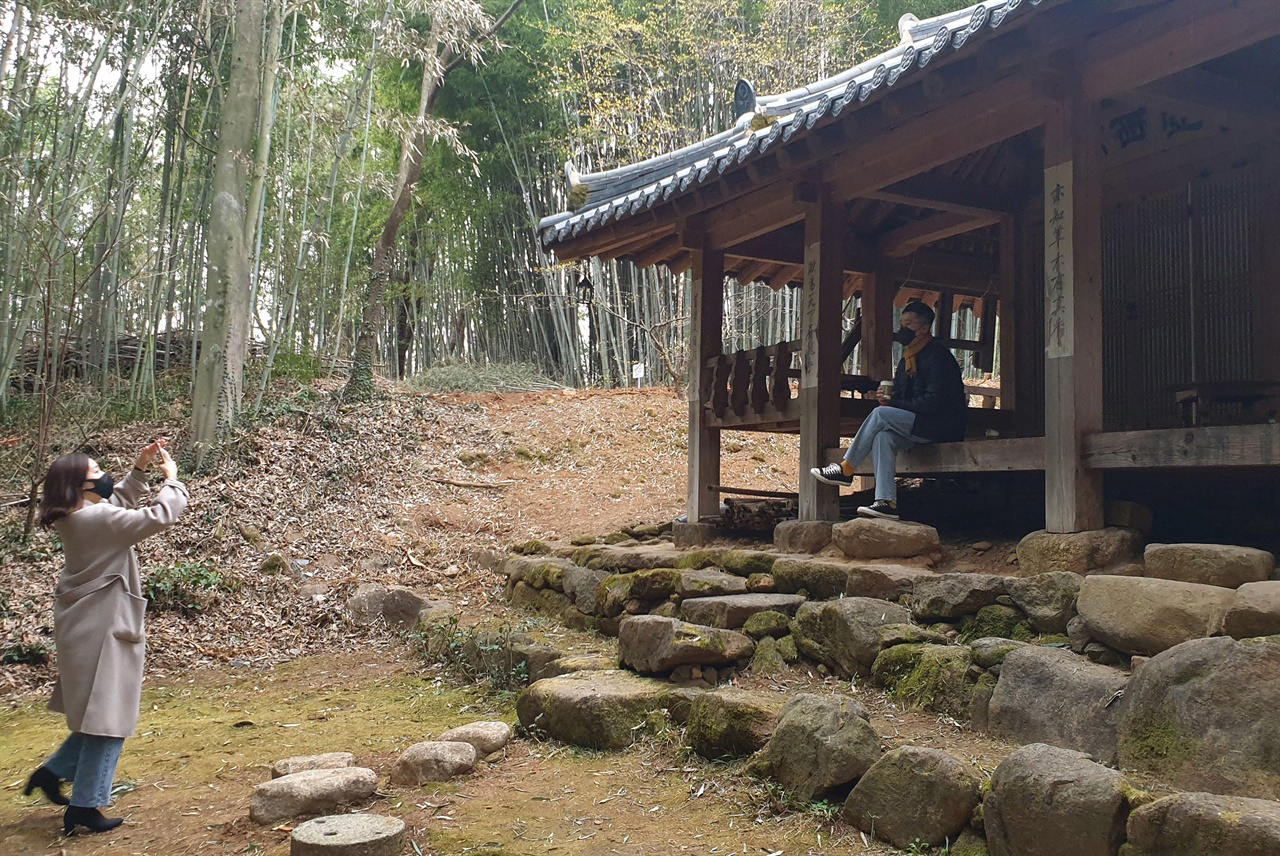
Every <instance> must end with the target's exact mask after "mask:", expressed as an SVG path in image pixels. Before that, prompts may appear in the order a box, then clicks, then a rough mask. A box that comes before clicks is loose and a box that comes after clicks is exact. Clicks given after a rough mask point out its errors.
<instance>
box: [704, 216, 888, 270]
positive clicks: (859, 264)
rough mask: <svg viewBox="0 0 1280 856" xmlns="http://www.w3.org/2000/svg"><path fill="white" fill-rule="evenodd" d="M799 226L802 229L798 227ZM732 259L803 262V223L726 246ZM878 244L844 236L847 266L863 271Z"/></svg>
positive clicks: (789, 262)
mask: <svg viewBox="0 0 1280 856" xmlns="http://www.w3.org/2000/svg"><path fill="white" fill-rule="evenodd" d="M795 227H799V228H795ZM724 254H725V256H726V257H729V258H740V259H751V260H753V261H760V262H771V263H773V264H779V265H796V266H803V264H804V225H803V224H802V223H793V224H792V225H791V226H790V227H784V228H781V229H775V230H774V231H772V232H770V233H768V234H765V235H759V236H757V237H754V238H751V239H749V240H746V241H743V242H742V243H738V244H734V245H733V246H731V247H726V248H725V251H724ZM875 255H876V248H875V245H874V244H873V243H872V242H870V241H868V240H865V239H863V238H861V237H859V236H857V235H850V234H846V235H845V237H844V269H845V271H847V272H850V273H864V272H866V271H868V270H871V269H872V267H873V266H874V263H875V261H874V260H875Z"/></svg>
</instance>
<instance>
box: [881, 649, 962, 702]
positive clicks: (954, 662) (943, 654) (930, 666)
mask: <svg viewBox="0 0 1280 856" xmlns="http://www.w3.org/2000/svg"><path fill="white" fill-rule="evenodd" d="M898 647H903V646H901V645H900V646H898ZM921 649H922V650H921V652H920V658H919V661H918V662H917V663H916V666H915V668H914V669H912V670H911V672H910V674H908V675H906V677H903V678H901V679H900V680H899V681H898V683H897V686H896V687H895V688H894V695H895V696H896V697H897V698H899V699H901V700H902V701H903V702H905V703H906V704H908V705H911V706H913V707H921V708H924V709H925V710H931V711H934V712H936V713H946V714H950V715H951V716H954V717H956V718H957V719H966V718H968V716H969V703H970V700H971V697H972V691H973V685H972V684H971V683H970V682H969V679H968V676H967V673H968V671H969V649H968V648H963V647H959V646H946V647H944V646H942V645H923V646H921ZM888 650H890V651H892V650H894V649H892V648H890V649H888Z"/></svg>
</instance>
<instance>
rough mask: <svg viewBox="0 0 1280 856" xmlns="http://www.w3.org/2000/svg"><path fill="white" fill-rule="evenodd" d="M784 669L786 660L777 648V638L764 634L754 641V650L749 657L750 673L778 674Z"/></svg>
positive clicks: (785, 668)
mask: <svg viewBox="0 0 1280 856" xmlns="http://www.w3.org/2000/svg"><path fill="white" fill-rule="evenodd" d="M786 670H787V662H786V660H784V659H782V652H781V651H779V650H778V640H777V639H774V638H773V637H772V636H766V637H764V638H763V639H761V640H760V641H759V642H758V643H756V652H755V654H753V655H752V657H751V674H753V675H778V674H781V673H783V672H785V671H786Z"/></svg>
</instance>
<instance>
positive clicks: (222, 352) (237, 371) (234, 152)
mask: <svg viewBox="0 0 1280 856" xmlns="http://www.w3.org/2000/svg"><path fill="white" fill-rule="evenodd" d="M262 30H263V0H236V5H235V41H234V42H233V44H232V47H231V75H230V78H229V79H228V81H227V86H226V89H225V90H224V94H223V98H222V105H221V107H222V118H221V127H220V129H219V134H218V149H217V152H216V154H215V155H214V168H213V185H212V188H211V189H212V192H213V201H212V203H211V205H210V208H209V230H208V235H209V250H208V252H209V269H208V275H207V280H208V284H207V286H206V297H205V303H204V312H203V315H204V317H203V321H204V329H203V332H202V336H201V347H200V359H199V363H198V365H197V368H196V379H195V391H194V394H193V396H192V408H191V433H192V441H193V448H194V451H195V465H196V467H200V466H201V465H202V464H203V463H204V460H205V457H206V455H208V454H209V452H210V451H211V450H212V449H214V448H216V447H217V445H218V444H219V443H220V442H221V441H222V440H223V439H224V438H225V437H226V436H227V434H228V433H229V432H230V430H231V428H232V426H233V425H234V424H235V420H236V414H237V411H238V410H239V407H240V399H241V397H242V396H243V394H244V363H245V358H246V356H247V354H248V344H249V308H250V307H249V287H250V286H249V242H248V232H249V227H248V224H249V218H252V217H253V216H254V215H255V214H256V212H250V211H246V210H245V193H246V185H247V182H248V165H249V163H250V162H251V159H252V157H253V139H254V130H255V125H256V122H257V117H258V109H259V99H260V98H261V97H262V92H261V88H260V82H261V62H262Z"/></svg>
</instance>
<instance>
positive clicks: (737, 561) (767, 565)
mask: <svg viewBox="0 0 1280 856" xmlns="http://www.w3.org/2000/svg"><path fill="white" fill-rule="evenodd" d="M777 558H778V557H777V556H775V555H774V554H772V553H760V552H757V551H755V550H728V551H726V552H725V553H724V554H723V555H721V557H720V567H721V568H723V569H724V570H726V571H728V572H729V573H731V574H737V575H738V576H740V577H750V576H751V575H752V574H768V573H772V572H773V563H774V561H776V560H777Z"/></svg>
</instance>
